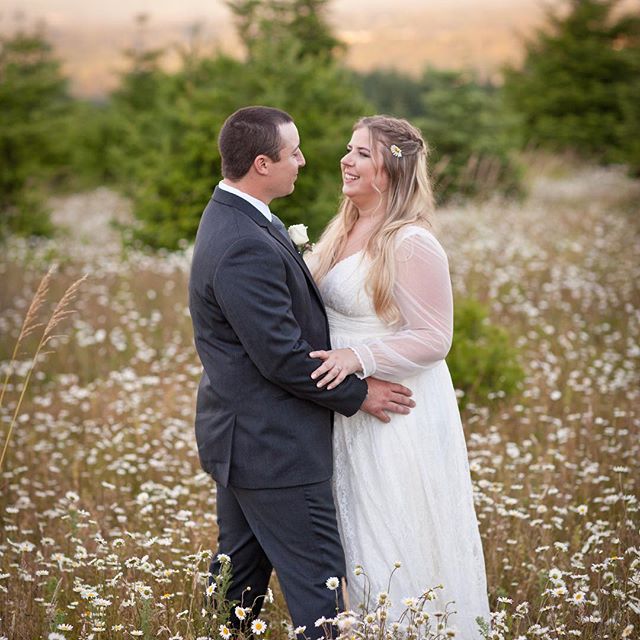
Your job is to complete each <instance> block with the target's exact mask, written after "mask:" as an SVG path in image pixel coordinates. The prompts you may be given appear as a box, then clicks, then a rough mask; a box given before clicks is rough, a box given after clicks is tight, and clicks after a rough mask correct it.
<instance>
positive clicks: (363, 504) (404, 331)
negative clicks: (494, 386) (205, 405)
mask: <svg viewBox="0 0 640 640" xmlns="http://www.w3.org/2000/svg"><path fill="white" fill-rule="evenodd" d="M341 168H342V178H343V187H342V192H343V194H344V200H343V203H342V206H341V207H340V210H339V212H338V214H337V215H336V217H335V218H334V219H333V220H332V221H331V223H330V224H329V226H328V227H327V229H326V230H325V232H324V234H323V235H322V237H321V239H320V241H319V242H318V244H317V245H316V246H315V247H314V250H313V253H312V255H311V256H310V266H311V270H312V272H313V274H314V277H315V278H316V280H317V281H318V283H319V285H320V289H321V292H322V295H323V297H324V301H325V304H326V307H327V313H328V317H329V323H330V327H331V336H332V344H333V346H334V349H333V350H331V351H315V352H312V353H311V356H312V357H314V358H318V359H321V360H322V361H323V362H322V364H321V365H320V366H319V367H318V369H316V371H315V372H314V373H313V375H312V377H313V378H314V379H316V380H317V381H318V386H326V387H327V388H333V387H335V386H337V385H338V384H340V383H341V382H342V380H344V378H345V377H346V376H347V375H349V374H351V373H355V374H356V375H358V376H360V377H368V376H372V375H374V374H375V376H376V377H377V378H381V379H384V380H392V381H395V382H401V383H402V384H403V385H405V386H407V387H409V388H410V389H411V390H412V391H413V398H414V400H415V401H416V408H415V409H414V410H413V411H412V412H411V413H410V414H409V415H395V414H394V415H389V416H387V423H386V424H381V423H380V422H379V421H378V420H376V419H374V418H372V417H371V416H369V415H367V414H366V413H363V412H361V411H360V412H358V413H357V414H356V415H355V416H353V417H351V418H345V417H343V416H340V415H338V414H336V416H335V428H334V441H333V446H334V460H335V465H334V466H335V471H334V487H333V488H334V495H335V501H336V508H337V515H338V525H339V529H340V534H341V538H342V542H343V546H344V550H345V555H346V560H347V567H349V566H350V567H351V568H352V569H353V568H354V567H355V566H357V565H361V566H362V567H363V568H364V572H365V573H366V576H367V578H368V580H369V582H370V590H371V594H372V596H373V597H374V598H375V597H376V596H377V594H378V593H380V592H386V591H387V586H388V584H389V575H390V573H391V571H392V570H393V567H394V564H396V563H400V565H401V566H400V568H399V569H397V571H396V572H395V574H394V576H393V579H392V580H391V587H390V591H389V594H388V599H389V600H390V601H391V605H390V608H389V620H390V621H393V620H397V619H398V618H399V617H400V615H401V613H402V612H403V611H404V609H405V608H406V606H407V604H408V602H409V601H407V598H411V597H414V598H418V597H420V596H421V594H422V593H423V592H424V591H425V590H426V589H428V588H431V587H435V586H436V585H439V584H442V585H444V589H443V590H442V591H438V592H437V593H438V599H437V600H436V601H435V602H432V603H428V604H429V605H430V606H432V609H431V611H430V613H431V615H432V616H433V613H435V612H436V611H437V610H441V611H443V610H444V608H445V607H444V605H445V603H446V602H451V601H454V605H452V606H451V607H450V608H449V609H453V610H454V611H456V613H455V614H454V615H452V616H451V618H450V619H449V626H453V627H454V628H457V634H456V637H459V638H463V639H464V640H471V639H476V638H480V632H479V630H478V625H477V623H476V618H477V617H478V616H480V617H482V618H484V619H485V620H486V621H487V622H488V621H489V606H488V600H487V589H486V578H485V567H484V557H483V553H482V545H481V541H480V535H479V532H478V524H477V521H476V516H475V511H474V506H473V499H472V488H471V480H470V476H469V465H468V460H467V451H466V445H465V440H464V434H463V431H462V425H461V422H460V415H459V412H458V407H457V404H456V396H455V392H454V388H453V385H452V383H451V377H450V375H449V370H448V368H447V365H446V362H445V360H444V358H445V356H446V355H447V353H448V351H449V348H450V346H451V339H452V331H453V301H452V293H451V282H450V278H449V270H448V262H447V257H446V254H445V253H444V250H443V249H442V247H441V245H440V244H439V242H438V241H437V240H436V238H435V237H434V236H433V234H432V233H431V231H430V227H431V224H430V219H429V218H430V215H431V213H432V211H433V196H432V191H431V186H430V182H429V177H428V173H427V146H426V144H425V142H424V140H423V138H422V136H421V134H420V131H419V130H418V129H416V128H415V127H413V126H412V125H411V124H409V123H408V122H407V121H405V120H400V119H395V118H390V117H386V116H373V117H368V118H363V119H362V120H360V121H359V122H357V123H356V125H355V127H354V130H353V136H352V138H351V141H350V142H349V144H348V145H347V154H346V155H345V156H344V157H343V158H342V161H341ZM364 584H365V583H364V578H363V576H360V577H352V578H351V579H350V580H349V583H348V593H349V599H350V601H351V607H352V608H355V607H356V606H357V605H358V603H361V602H362V601H363V599H364V593H365V591H364V588H363V587H364ZM383 597H384V596H383ZM433 620H434V618H433V617H432V621H433Z"/></svg>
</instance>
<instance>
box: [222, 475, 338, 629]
mask: <svg viewBox="0 0 640 640" xmlns="http://www.w3.org/2000/svg"><path fill="white" fill-rule="evenodd" d="M216 487H217V511H218V528H219V534H218V553H224V554H227V555H229V556H230V557H231V569H232V574H233V578H232V583H231V586H230V589H229V591H228V594H227V598H228V599H229V600H242V601H243V605H244V606H251V605H253V604H254V602H255V606H254V610H253V614H254V615H257V614H258V613H259V611H260V607H261V605H262V600H263V598H262V596H264V594H265V593H266V590H267V586H268V584H269V578H270V576H271V570H272V568H275V570H276V573H277V575H278V580H279V582H280V586H281V587H282V591H283V593H284V597H285V600H286V601H287V606H288V607H289V613H290V614H291V619H292V621H293V626H294V627H300V626H305V627H306V631H305V635H306V636H307V638H310V639H311V640H314V639H315V638H318V637H319V636H321V635H324V634H323V630H322V628H316V627H315V621H316V620H317V619H318V618H320V617H321V616H325V617H327V618H330V617H334V616H335V615H336V609H338V610H339V611H342V610H343V608H344V603H343V600H342V589H341V587H340V588H338V589H337V590H335V591H332V590H330V589H328V588H327V586H326V584H325V583H326V581H327V579H328V578H330V577H333V576H335V577H337V578H339V579H341V578H342V577H344V576H345V575H346V573H345V559H344V552H343V550H342V545H341V543H340V536H339V534H338V525H337V521H336V512H335V506H334V503H333V496H332V493H331V482H330V481H328V480H327V481H325V482H319V483H315V484H308V485H301V486H296V487H285V488H278V489H239V488H236V487H231V486H229V487H223V486H222V485H220V484H219V483H216ZM219 570H220V563H219V561H217V559H215V558H214V560H213V562H212V563H211V573H212V574H214V575H215V574H217V573H218V572H219ZM247 587H250V588H251V589H250V590H249V591H246V589H247Z"/></svg>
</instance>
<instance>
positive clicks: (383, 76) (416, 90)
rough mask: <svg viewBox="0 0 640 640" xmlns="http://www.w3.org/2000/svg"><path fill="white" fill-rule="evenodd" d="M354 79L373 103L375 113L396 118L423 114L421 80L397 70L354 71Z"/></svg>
mask: <svg viewBox="0 0 640 640" xmlns="http://www.w3.org/2000/svg"><path fill="white" fill-rule="evenodd" d="M354 81H355V82H356V83H357V84H359V85H360V86H361V87H362V90H363V92H364V95H365V96H366V98H367V100H369V101H370V102H371V103H373V104H374V105H375V108H376V111H377V113H384V114H387V115H391V116H395V117H397V118H407V119H408V120H411V119H412V118H415V117H418V116H422V115H424V105H423V104H422V94H423V89H424V87H423V86H422V82H421V80H420V79H419V78H418V79H414V78H412V77H411V76H409V75H407V74H404V73H400V72H399V71H392V70H380V69H376V70H374V71H369V72H368V73H354Z"/></svg>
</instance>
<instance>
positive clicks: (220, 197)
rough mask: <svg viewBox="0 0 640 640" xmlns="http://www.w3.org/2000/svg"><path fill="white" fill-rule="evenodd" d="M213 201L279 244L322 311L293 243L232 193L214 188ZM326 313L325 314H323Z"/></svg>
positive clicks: (318, 296)
mask: <svg viewBox="0 0 640 640" xmlns="http://www.w3.org/2000/svg"><path fill="white" fill-rule="evenodd" d="M212 197H213V200H215V201H216V202H219V203H221V204H225V205H227V206H230V207H233V208H234V209H237V210H238V211H240V212H242V213H243V214H245V215H247V216H249V217H250V218H251V219H252V220H253V221H254V222H255V223H256V224H257V225H258V226H260V227H263V228H264V229H265V231H266V232H267V233H268V234H269V235H270V236H271V237H272V238H274V239H275V240H276V241H277V242H279V243H280V244H281V245H282V246H283V247H284V248H285V249H286V250H287V251H288V252H289V253H290V254H291V256H292V257H293V259H294V260H295V261H296V262H297V263H298V265H299V266H300V268H301V269H302V271H303V273H304V275H305V277H306V279H307V282H308V283H309V286H310V287H311V289H312V290H313V291H314V292H315V294H316V296H317V298H318V301H319V302H320V304H321V306H322V309H323V310H324V302H323V300H322V296H321V295H320V291H319V289H318V287H317V285H316V282H315V280H314V279H313V276H312V275H311V273H310V271H309V268H308V267H307V264H306V263H305V261H304V260H303V259H302V256H301V255H300V254H299V253H298V251H297V250H296V249H295V247H294V246H293V242H291V241H290V240H289V239H288V238H285V237H284V236H283V235H282V233H280V232H279V231H278V230H277V229H276V228H275V227H274V226H273V225H272V224H271V223H270V222H269V221H268V220H267V219H266V218H265V217H264V216H263V215H262V213H260V211H258V210H257V209H256V208H255V207H254V206H253V205H252V204H250V203H249V202H247V201H246V200H245V199H244V198H240V197H239V196H237V195H235V194H234V193H230V192H229V191H224V189H219V188H218V187H216V188H215V191H214V192H213V196H212ZM325 313H326V312H325Z"/></svg>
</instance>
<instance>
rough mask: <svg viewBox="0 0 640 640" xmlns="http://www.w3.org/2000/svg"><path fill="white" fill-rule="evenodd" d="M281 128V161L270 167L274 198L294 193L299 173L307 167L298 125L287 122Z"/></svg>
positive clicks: (270, 181) (271, 189)
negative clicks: (301, 147) (302, 168)
mask: <svg viewBox="0 0 640 640" xmlns="http://www.w3.org/2000/svg"><path fill="white" fill-rule="evenodd" d="M279 128H280V141H281V146H280V160H278V162H271V163H270V165H269V190H270V191H271V194H272V197H273V198H282V197H283V196H288V195H289V194H290V193H292V192H293V190H294V188H295V182H296V178H297V177H298V171H299V170H300V169H301V167H304V165H305V159H304V156H303V155H302V151H301V149H300V136H299V135H298V129H297V128H296V125H295V124H293V122H287V123H286V124H281V125H280V127H279Z"/></svg>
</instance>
